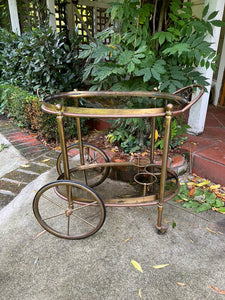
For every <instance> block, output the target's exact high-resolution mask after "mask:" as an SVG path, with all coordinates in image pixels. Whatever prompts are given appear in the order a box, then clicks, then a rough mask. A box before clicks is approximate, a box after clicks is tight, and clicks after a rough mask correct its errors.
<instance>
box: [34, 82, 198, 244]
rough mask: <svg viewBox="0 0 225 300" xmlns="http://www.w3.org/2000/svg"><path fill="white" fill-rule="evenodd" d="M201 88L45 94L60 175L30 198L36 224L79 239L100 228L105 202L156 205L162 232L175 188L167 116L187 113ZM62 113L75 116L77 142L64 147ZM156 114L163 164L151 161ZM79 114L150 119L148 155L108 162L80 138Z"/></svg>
mask: <svg viewBox="0 0 225 300" xmlns="http://www.w3.org/2000/svg"><path fill="white" fill-rule="evenodd" d="M203 92H204V88H203V87H202V86H200V85H191V86H188V87H185V88H183V89H180V90H178V91H176V92H175V93H174V94H168V93H160V92H156V91H153V92H143V91H132V92H114V91H93V92H91V91H76V90H74V91H71V92H65V93H59V94H54V95H49V96H46V97H44V98H43V99H42V101H43V105H42V110H43V111H45V112H47V113H50V114H55V115H56V118H57V123H58V131H59V137H60V145H61V153H60V154H59V157H58V160H57V164H56V167H57V171H58V173H59V177H58V179H57V180H55V181H53V182H50V183H48V184H46V185H45V186H43V187H42V188H41V189H40V190H39V191H38V192H37V193H36V195H35V197H34V201H33V211H34V215H35V217H36V218H37V220H38V222H39V223H40V225H41V226H42V227H43V228H44V229H45V230H47V231H48V232H50V233H52V234H54V235H56V236H57V237H61V238H66V239H82V238H85V237H88V236H90V235H92V234H94V233H95V232H97V231H98V230H99V229H100V228H101V226H102V225H103V223H104V220H105V207H106V206H144V205H153V204H157V205H158V218H157V224H156V228H157V230H158V232H159V233H164V232H165V231H166V228H165V227H164V226H163V225H162V211H163V203H164V202H165V201H167V200H169V199H171V198H172V197H174V196H175V195H176V194H177V193H178V190H179V182H178V176H177V174H176V173H175V172H174V171H173V170H171V169H169V168H167V159H168V149H169V139H170V127H171V119H172V117H173V116H177V115H180V114H182V113H183V112H185V111H187V110H188V109H189V108H190V107H191V106H192V105H193V104H194V103H195V102H196V101H198V99H199V98H200V97H201V96H202V94H203ZM130 101H132V102H130ZM129 103H133V104H132V105H133V106H132V105H129ZM134 103H138V105H139V107H140V108H137V106H138V105H136V106H135V104H134ZM129 106H130V107H131V108H127V107H129ZM133 107H134V108H133ZM66 117H74V118H76V123H77V135H78V143H75V144H72V145H70V146H68V147H67V146H66V140H65V132H64V118H66ZM156 117H162V118H164V127H165V134H164V138H163V155H162V163H161V165H157V164H156V163H155V160H154V140H155V138H154V137H155V121H156ZM81 118H100V119H102V118H149V119H150V122H151V145H150V155H149V157H148V158H146V157H142V156H140V157H139V156H131V159H130V160H129V161H126V162H115V161H114V162H113V161H110V160H109V158H108V157H107V155H106V154H105V153H104V151H103V150H101V149H99V148H98V147H96V146H94V145H91V144H88V143H85V142H83V140H82V134H81V125H80V119H81ZM117 168H119V169H120V170H123V171H124V172H127V178H129V179H128V182H125V181H122V182H121V181H118V180H115V178H112V176H111V175H110V174H111V173H112V171H111V170H115V169H117ZM130 178H131V179H130ZM131 181H132V182H131ZM100 193H101V195H100V196H99V194H100Z"/></svg>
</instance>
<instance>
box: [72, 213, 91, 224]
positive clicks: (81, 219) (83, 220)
mask: <svg viewBox="0 0 225 300" xmlns="http://www.w3.org/2000/svg"><path fill="white" fill-rule="evenodd" d="M71 216H73V217H75V218H77V219H79V220H80V221H82V222H84V223H86V224H88V225H89V226H91V227H93V228H95V225H93V224H91V223H90V222H88V221H87V220H85V219H83V218H81V217H79V216H77V215H75V214H74V213H72V215H71Z"/></svg>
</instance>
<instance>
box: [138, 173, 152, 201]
mask: <svg viewBox="0 0 225 300" xmlns="http://www.w3.org/2000/svg"><path fill="white" fill-rule="evenodd" d="M134 181H135V182H136V183H138V184H140V185H143V188H144V189H143V196H146V191H147V187H148V186H150V185H153V184H154V183H155V182H156V181H157V177H156V176H155V175H154V174H152V173H146V172H142V173H137V174H136V175H135V176H134Z"/></svg>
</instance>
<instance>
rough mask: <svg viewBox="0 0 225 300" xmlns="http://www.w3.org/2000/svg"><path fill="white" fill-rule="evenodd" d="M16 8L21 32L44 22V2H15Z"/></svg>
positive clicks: (42, 0)
mask: <svg viewBox="0 0 225 300" xmlns="http://www.w3.org/2000/svg"><path fill="white" fill-rule="evenodd" d="M17 8H18V14H19V20H20V26H21V31H22V32H24V31H25V30H26V28H30V27H32V26H34V27H36V26H38V25H41V24H43V23H44V22H45V20H46V0H39V1H37V0H33V1H30V0H17Z"/></svg>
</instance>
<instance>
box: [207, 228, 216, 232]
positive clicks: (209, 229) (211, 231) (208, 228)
mask: <svg viewBox="0 0 225 300" xmlns="http://www.w3.org/2000/svg"><path fill="white" fill-rule="evenodd" d="M206 230H208V231H209V232H212V233H216V231H213V230H211V229H209V228H208V227H206Z"/></svg>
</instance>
